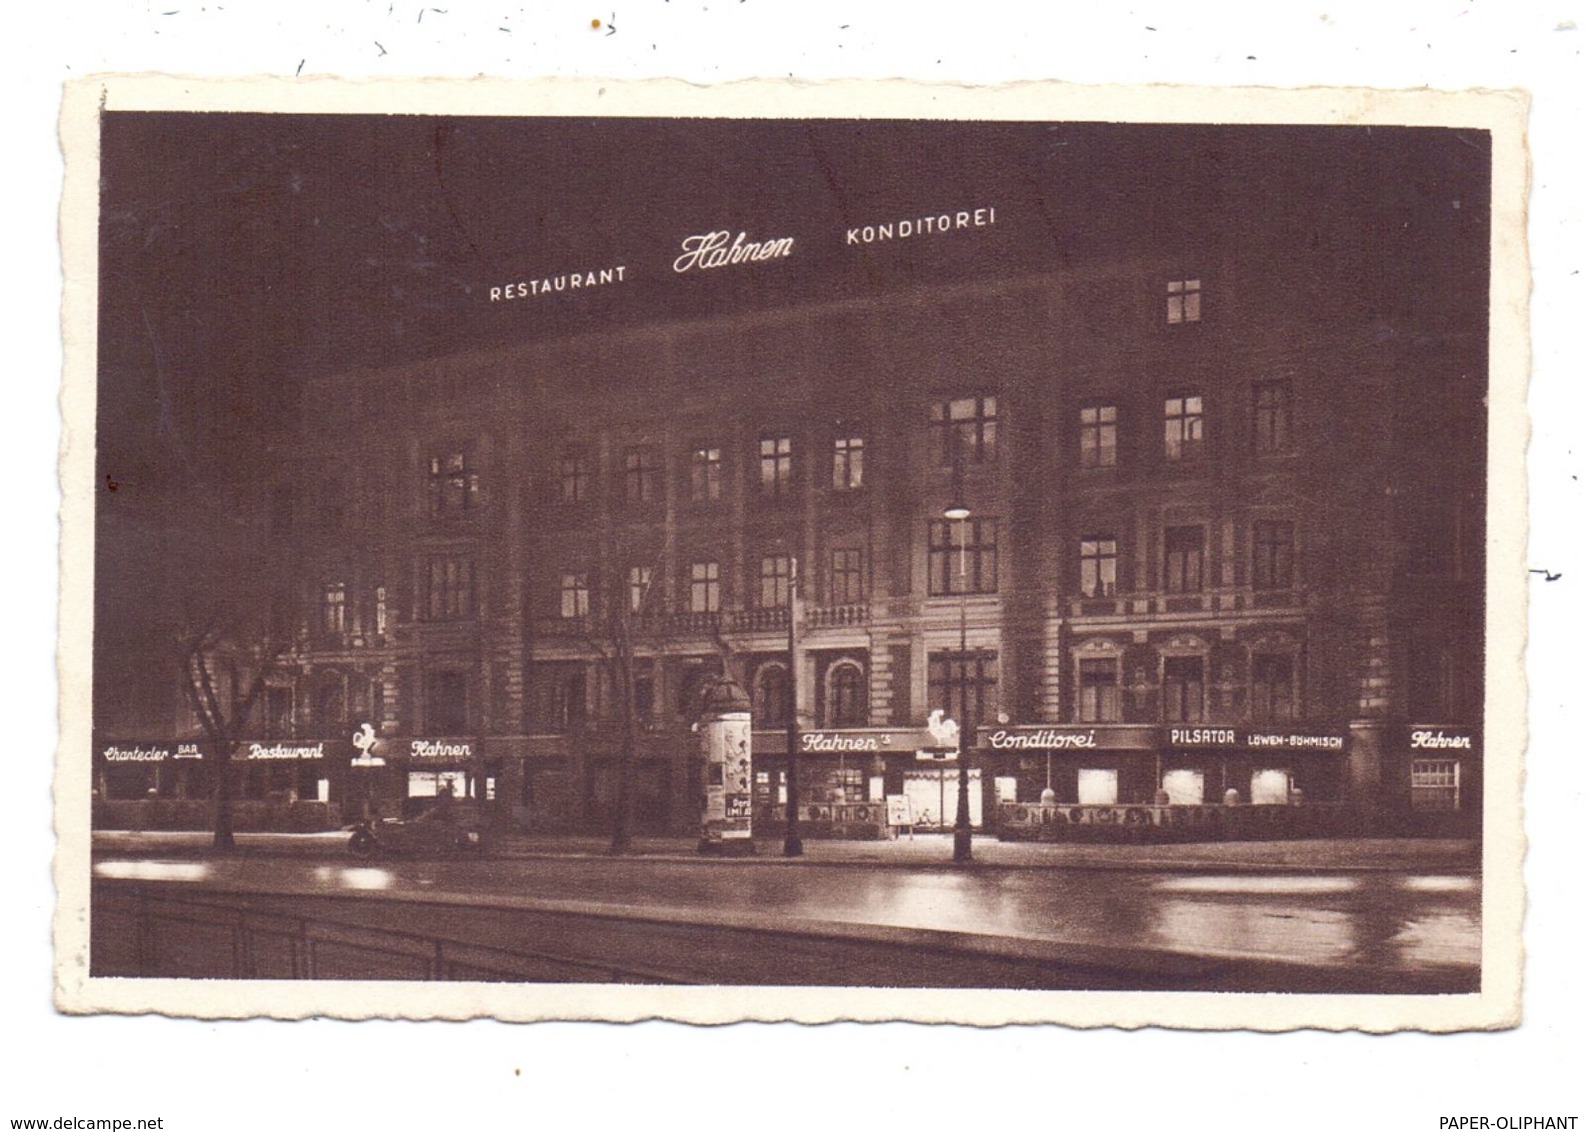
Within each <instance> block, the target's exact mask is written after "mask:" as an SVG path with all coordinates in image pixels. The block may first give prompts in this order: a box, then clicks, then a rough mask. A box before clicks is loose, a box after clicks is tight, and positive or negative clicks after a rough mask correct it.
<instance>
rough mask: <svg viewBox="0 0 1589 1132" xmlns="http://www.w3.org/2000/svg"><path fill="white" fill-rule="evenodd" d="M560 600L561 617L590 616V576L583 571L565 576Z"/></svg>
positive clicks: (561, 586) (561, 585) (559, 611)
mask: <svg viewBox="0 0 1589 1132" xmlns="http://www.w3.org/2000/svg"><path fill="white" fill-rule="evenodd" d="M558 598H559V600H558V614H559V616H562V617H588V616H590V575H588V574H586V573H584V572H583V571H576V572H573V573H569V574H564V575H563V577H562V581H561V584H560V587H559V593H558Z"/></svg>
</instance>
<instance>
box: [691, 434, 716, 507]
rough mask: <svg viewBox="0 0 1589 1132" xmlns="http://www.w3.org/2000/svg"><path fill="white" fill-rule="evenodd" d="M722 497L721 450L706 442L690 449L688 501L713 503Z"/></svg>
mask: <svg viewBox="0 0 1589 1132" xmlns="http://www.w3.org/2000/svg"><path fill="white" fill-rule="evenodd" d="M722 497H723V450H722V449H721V448H713V447H712V446H711V445H708V444H697V445H696V446H695V447H694V448H692V449H690V502H691V503H715V502H716V501H717V500H719V499H721V498H722Z"/></svg>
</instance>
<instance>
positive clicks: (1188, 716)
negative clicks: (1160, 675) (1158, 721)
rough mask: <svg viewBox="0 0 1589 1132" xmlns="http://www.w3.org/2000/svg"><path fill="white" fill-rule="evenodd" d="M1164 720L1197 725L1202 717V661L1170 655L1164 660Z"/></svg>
mask: <svg viewBox="0 0 1589 1132" xmlns="http://www.w3.org/2000/svg"><path fill="white" fill-rule="evenodd" d="M1164 718H1165V719H1166V720H1168V721H1170V722H1171V723H1197V722H1199V721H1201V720H1202V718H1203V658H1202V657H1200V656H1172V657H1167V658H1165V661H1164Z"/></svg>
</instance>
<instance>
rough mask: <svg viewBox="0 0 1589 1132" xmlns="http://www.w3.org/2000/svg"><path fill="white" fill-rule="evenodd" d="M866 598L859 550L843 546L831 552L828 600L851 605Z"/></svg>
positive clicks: (864, 579) (836, 603) (832, 602)
mask: <svg viewBox="0 0 1589 1132" xmlns="http://www.w3.org/2000/svg"><path fill="white" fill-rule="evenodd" d="M865 600H866V578H865V575H864V573H863V572H862V568H861V552H860V551H859V550H856V549H850V548H844V549H840V550H835V551H833V552H832V555H831V557H830V558H829V567H828V602H829V604H831V605H852V604H854V603H855V602H859V601H865Z"/></svg>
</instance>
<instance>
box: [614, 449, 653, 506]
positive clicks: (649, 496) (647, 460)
mask: <svg viewBox="0 0 1589 1132" xmlns="http://www.w3.org/2000/svg"><path fill="white" fill-rule="evenodd" d="M661 498H662V465H661V462H660V461H659V460H658V458H657V450H656V449H655V448H653V447H651V446H650V445H649V444H642V445H637V446H635V447H633V448H628V449H625V451H624V454H623V501H624V503H625V504H626V505H628V506H631V507H639V506H643V505H645V504H648V503H656V502H657V501H658V500H660V499H661Z"/></svg>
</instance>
